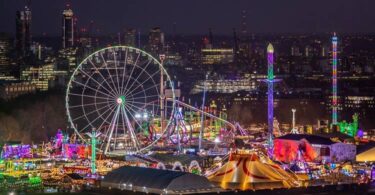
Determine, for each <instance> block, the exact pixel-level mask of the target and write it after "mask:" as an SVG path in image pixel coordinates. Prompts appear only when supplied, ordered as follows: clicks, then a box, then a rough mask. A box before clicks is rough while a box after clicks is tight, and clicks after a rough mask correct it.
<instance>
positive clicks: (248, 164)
mask: <svg viewBox="0 0 375 195" xmlns="http://www.w3.org/2000/svg"><path fill="white" fill-rule="evenodd" d="M208 179H209V180H210V181H211V182H214V183H216V184H218V185H219V186H220V187H221V188H223V189H236V190H261V189H275V188H291V187H297V186H298V185H299V181H298V179H297V177H296V176H295V175H292V174H290V173H288V172H286V171H285V170H284V169H282V168H281V167H280V166H279V165H277V164H275V163H273V162H272V161H270V160H269V159H262V160H261V159H260V157H259V156H258V155H257V154H256V153H255V152H254V153H252V154H246V155H244V154H232V155H231V157H230V159H229V161H228V162H227V163H226V164H225V165H224V166H222V167H221V168H220V169H218V170H217V171H216V172H214V173H213V174H211V175H210V176H208Z"/></svg>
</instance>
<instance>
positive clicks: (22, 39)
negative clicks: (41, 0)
mask: <svg viewBox="0 0 375 195" xmlns="http://www.w3.org/2000/svg"><path fill="white" fill-rule="evenodd" d="M30 28H31V10H30V9H29V8H28V7H27V6H25V9H24V10H22V11H17V12H16V50H17V52H18V55H20V56H25V55H27V54H28V52H29V50H30V45H31V32H30Z"/></svg>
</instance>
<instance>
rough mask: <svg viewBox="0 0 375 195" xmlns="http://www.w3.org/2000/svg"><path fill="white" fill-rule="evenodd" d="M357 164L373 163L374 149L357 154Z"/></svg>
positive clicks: (374, 159) (374, 160) (374, 157)
mask: <svg viewBox="0 0 375 195" xmlns="http://www.w3.org/2000/svg"><path fill="white" fill-rule="evenodd" d="M356 161H357V162H375V147H372V148H371V149H369V150H366V151H365V152H362V153H359V154H357V156H356Z"/></svg>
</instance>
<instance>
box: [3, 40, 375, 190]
mask: <svg viewBox="0 0 375 195" xmlns="http://www.w3.org/2000/svg"><path fill="white" fill-rule="evenodd" d="M332 40H333V42H334V47H333V48H334V49H335V47H336V45H335V41H336V40H337V38H336V36H334V37H333V39H332ZM334 51H335V50H334ZM275 52H277V51H275V50H274V48H273V46H272V44H271V43H270V44H269V45H268V47H267V54H268V77H267V79H266V80H265V82H266V84H267V85H268V123H269V124H268V130H267V131H266V132H267V133H264V132H261V131H259V130H254V129H251V128H243V127H242V126H241V124H240V123H238V122H235V121H229V120H228V117H227V113H226V112H225V110H218V109H217V108H216V106H211V107H205V106H202V107H199V106H192V105H190V104H189V103H186V102H184V100H183V99H182V98H181V97H180V96H181V95H180V94H181V92H180V89H179V86H178V84H177V83H176V82H175V81H174V80H173V78H172V77H171V76H170V75H169V74H168V72H167V70H166V69H165V68H164V65H163V63H164V61H165V55H160V56H159V58H155V57H153V56H152V55H151V54H149V53H147V52H145V51H143V50H141V49H138V48H135V47H130V46H110V47H106V48H103V49H100V50H98V51H96V52H93V53H92V54H90V55H88V56H87V57H86V58H84V59H83V60H82V61H81V63H79V65H78V66H77V67H76V68H75V70H74V71H73V73H72V74H71V77H70V79H69V82H68V86H67V89H66V95H65V108H66V114H67V116H68V120H69V126H70V127H71V128H72V129H73V131H71V132H68V131H66V130H63V129H59V130H57V131H56V135H55V136H54V137H53V139H52V141H50V142H48V143H39V144H22V143H6V144H5V145H4V146H3V148H2V155H1V161H0V171H1V174H0V185H1V191H4V192H6V191H7V192H12V193H14V192H27V193H41V192H45V193H55V192H56V193H57V192H82V193H104V194H117V193H123V194H128V193H137V194H138V193H155V194H192V193H208V194H211V193H224V194H231V193H234V192H235V193H243V194H287V193H288V194H290V193H297V194H298V193H304V194H310V193H311V194H318V193H326V194H331V193H336V194H340V193H342V194H345V193H348V192H349V194H366V193H371V190H372V189H371V187H370V186H371V179H373V178H374V176H375V169H374V167H373V166H372V165H371V163H369V162H371V161H374V156H375V148H374V147H373V146H370V145H369V144H371V142H368V141H366V140H365V137H363V135H360V134H359V133H360V132H359V131H358V124H357V121H358V116H354V117H353V120H354V121H353V123H350V124H347V123H346V124H338V123H337V124H332V125H331V126H327V127H326V130H325V131H326V133H325V134H320V135H317V134H313V133H311V132H308V131H306V132H304V131H303V130H301V129H297V128H296V127H295V112H296V110H295V109H294V110H292V111H293V124H292V125H293V126H292V128H291V130H290V131H289V132H285V131H284V132H282V131H280V130H277V131H276V127H275V126H274V114H273V107H274V105H273V104H274V100H273V93H274V92H273V88H274V85H277V82H276V81H279V79H275V76H274V75H273V63H274V60H273V55H274V53H275ZM333 58H334V59H333V60H334V62H335V58H336V55H335V53H333ZM334 84H335V82H334ZM334 87H335V86H334ZM334 89H335V88H334ZM203 94H204V96H205V92H204V93H203ZM204 98H205V97H204ZM334 98H335V97H334ZM334 101H335V100H334ZM334 105H335V104H334ZM265 109H266V108H265ZM334 110H335V112H337V109H336V108H334ZM333 117H334V119H335V120H336V118H335V117H336V115H335V114H334V116H333ZM327 135H329V136H327ZM361 142H364V143H368V144H363V143H361ZM360 143H361V145H360V146H356V144H357V145H358V144H360ZM362 148H364V149H362Z"/></svg>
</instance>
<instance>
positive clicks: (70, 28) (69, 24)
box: [62, 4, 74, 48]
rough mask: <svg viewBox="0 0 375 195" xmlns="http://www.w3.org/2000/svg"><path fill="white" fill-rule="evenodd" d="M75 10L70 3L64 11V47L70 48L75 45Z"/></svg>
mask: <svg viewBox="0 0 375 195" xmlns="http://www.w3.org/2000/svg"><path fill="white" fill-rule="evenodd" d="M73 16H74V14H73V10H72V9H70V6H69V4H68V5H67V7H66V9H65V10H64V11H63V18H62V47H63V48H68V47H73V46H74V18H73Z"/></svg>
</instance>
